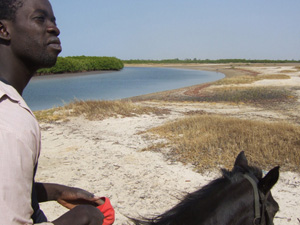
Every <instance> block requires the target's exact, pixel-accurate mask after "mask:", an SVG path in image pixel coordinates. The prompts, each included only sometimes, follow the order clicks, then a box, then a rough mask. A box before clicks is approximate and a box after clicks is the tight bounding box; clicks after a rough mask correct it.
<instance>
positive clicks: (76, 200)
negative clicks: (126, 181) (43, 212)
mask: <svg viewBox="0 0 300 225" xmlns="http://www.w3.org/2000/svg"><path fill="white" fill-rule="evenodd" d="M35 185H36V191H37V196H38V200H39V202H45V201H53V200H54V201H57V202H58V203H60V204H61V205H62V206H64V207H66V208H68V209H73V208H74V207H75V206H77V205H93V206H99V205H102V204H104V201H103V200H102V199H101V198H100V197H96V196H94V194H92V193H90V192H88V191H85V190H82V189H80V188H73V187H67V186H64V185H59V184H49V183H36V184H35Z"/></svg>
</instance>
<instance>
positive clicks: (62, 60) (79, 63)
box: [37, 56, 124, 75]
mask: <svg viewBox="0 0 300 225" xmlns="http://www.w3.org/2000/svg"><path fill="white" fill-rule="evenodd" d="M123 67H124V64H123V62H122V61H121V60H120V59H117V58H115V57H96V56H75V57H58V59H57V62H56V64H55V66H53V67H51V68H45V69H40V70H38V71H37V75H41V74H57V73H75V72H85V71H98V70H121V69H123Z"/></svg>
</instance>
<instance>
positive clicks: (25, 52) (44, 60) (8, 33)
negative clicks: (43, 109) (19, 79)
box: [0, 0, 61, 70]
mask: <svg viewBox="0 0 300 225" xmlns="http://www.w3.org/2000/svg"><path fill="white" fill-rule="evenodd" d="M0 2H1V3H0V44H2V45H3V46H5V48H6V49H5V50H6V52H5V53H6V55H7V56H8V57H11V61H13V63H15V62H17V61H18V62H20V63H21V64H24V65H26V66H27V68H28V70H37V69H39V68H42V67H50V66H53V65H54V64H55V62H56V59H57V56H58V54H59V53H60V52H61V46H60V41H59V39H58V37H57V36H58V35H59V33H60V31H59V29H58V28H57V26H56V22H55V20H56V19H55V17H54V13H53V11H52V7H51V4H50V2H49V1H48V0H0ZM2 13H3V14H2Z"/></svg>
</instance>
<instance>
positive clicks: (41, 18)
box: [35, 16, 45, 22]
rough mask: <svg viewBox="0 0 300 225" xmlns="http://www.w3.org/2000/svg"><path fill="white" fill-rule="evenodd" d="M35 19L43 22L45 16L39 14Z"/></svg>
mask: <svg viewBox="0 0 300 225" xmlns="http://www.w3.org/2000/svg"><path fill="white" fill-rule="evenodd" d="M35 19H36V20H38V21H41V22H44V21H45V17H43V16H37V17H35Z"/></svg>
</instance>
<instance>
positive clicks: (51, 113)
mask: <svg viewBox="0 0 300 225" xmlns="http://www.w3.org/2000/svg"><path fill="white" fill-rule="evenodd" d="M34 113H35V116H36V117H37V119H38V120H39V121H40V122H54V121H60V120H62V121H64V120H66V119H67V118H68V117H69V116H84V117H85V118H87V119H89V120H101V119H105V118H108V117H113V116H136V115H141V114H150V113H154V114H158V115H160V114H168V113H169V111H168V110H165V109H159V108H153V107H145V106H139V105H137V104H133V103H132V102H130V101H78V100H77V101H74V102H71V103H69V104H67V105H65V106H63V107H57V108H53V109H49V110H42V111H36V112H34Z"/></svg>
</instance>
